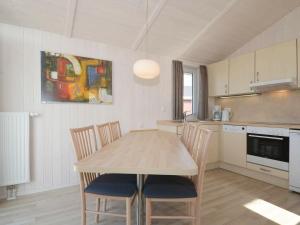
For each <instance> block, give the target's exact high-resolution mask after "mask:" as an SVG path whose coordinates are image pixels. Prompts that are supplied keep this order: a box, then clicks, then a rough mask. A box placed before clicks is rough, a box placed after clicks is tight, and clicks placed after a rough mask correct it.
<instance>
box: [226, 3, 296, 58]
mask: <svg viewBox="0 0 300 225" xmlns="http://www.w3.org/2000/svg"><path fill="white" fill-rule="evenodd" d="M299 20H300V7H298V8H295V9H294V10H293V11H291V12H290V13H289V14H287V15H286V16H285V17H283V18H282V19H281V20H279V21H278V22H276V23H275V24H273V25H272V26H270V27H269V28H268V29H266V30H265V31H264V32H262V33H261V34H259V35H257V36H255V37H254V38H253V39H252V40H251V41H249V42H248V43H246V44H245V45H244V46H243V47H241V48H240V49H238V50H237V51H235V52H234V53H233V54H232V56H237V55H241V54H244V53H248V52H251V51H255V50H257V49H260V48H265V47H270V46H272V45H274V44H277V43H280V42H286V41H291V40H293V39H296V38H299V37H300V26H299Z"/></svg>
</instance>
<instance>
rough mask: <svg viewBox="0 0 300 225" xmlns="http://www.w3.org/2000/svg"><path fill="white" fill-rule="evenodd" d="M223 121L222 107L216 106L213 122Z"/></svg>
mask: <svg viewBox="0 0 300 225" xmlns="http://www.w3.org/2000/svg"><path fill="white" fill-rule="evenodd" d="M221 119H222V110H221V106H220V105H215V106H214V108H213V120H214V121H220V120H221Z"/></svg>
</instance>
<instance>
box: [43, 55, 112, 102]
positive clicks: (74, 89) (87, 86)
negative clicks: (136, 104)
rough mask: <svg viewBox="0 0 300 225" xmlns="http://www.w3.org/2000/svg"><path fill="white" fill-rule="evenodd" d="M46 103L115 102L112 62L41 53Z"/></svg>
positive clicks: (44, 100) (44, 99)
mask: <svg viewBox="0 0 300 225" xmlns="http://www.w3.org/2000/svg"><path fill="white" fill-rule="evenodd" d="M41 70H42V71H41V82H42V84H41V87H42V102H45V103H47V102H74V103H76V102H78V103H108V104H110V103H112V62H111V61H107V60H101V59H92V58H86V57H80V56H74V55H68V54H61V53H53V52H45V51H42V52H41Z"/></svg>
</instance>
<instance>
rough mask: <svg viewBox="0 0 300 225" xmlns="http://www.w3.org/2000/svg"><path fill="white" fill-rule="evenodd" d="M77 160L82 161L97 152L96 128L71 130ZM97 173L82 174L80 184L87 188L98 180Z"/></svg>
mask: <svg viewBox="0 0 300 225" xmlns="http://www.w3.org/2000/svg"><path fill="white" fill-rule="evenodd" d="M70 132H71V136H72V140H73V145H74V149H75V153H76V157H77V160H78V161H80V160H82V159H84V158H86V157H88V156H90V155H92V154H93V153H94V152H96V151H97V140H96V134H95V130H94V126H88V127H81V128H74V129H70ZM96 176H97V175H96V174H95V173H81V174H80V183H81V184H82V185H83V186H84V187H86V186H87V185H88V184H89V183H90V182H92V181H93V180H94V179H96Z"/></svg>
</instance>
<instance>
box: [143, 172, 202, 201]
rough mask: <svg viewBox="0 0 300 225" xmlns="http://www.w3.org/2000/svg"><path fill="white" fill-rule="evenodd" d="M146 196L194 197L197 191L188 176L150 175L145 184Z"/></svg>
mask: <svg viewBox="0 0 300 225" xmlns="http://www.w3.org/2000/svg"><path fill="white" fill-rule="evenodd" d="M144 195H145V197H146V198H194V197H197V191H196V188H195V186H194V183H193V182H192V181H191V180H190V179H189V178H187V177H182V176H164V175H150V176H148V178H147V180H146V182H145V185H144Z"/></svg>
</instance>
